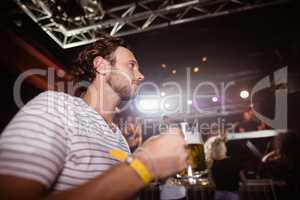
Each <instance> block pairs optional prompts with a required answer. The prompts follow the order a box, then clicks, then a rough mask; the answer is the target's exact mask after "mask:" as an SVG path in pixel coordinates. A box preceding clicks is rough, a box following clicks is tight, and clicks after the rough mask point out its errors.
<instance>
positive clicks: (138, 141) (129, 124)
mask: <svg viewBox="0 0 300 200" xmlns="http://www.w3.org/2000/svg"><path fill="white" fill-rule="evenodd" d="M123 135H124V137H125V138H126V140H127V142H128V145H129V148H130V150H131V152H134V150H135V149H137V148H138V147H139V146H141V145H142V142H143V121H142V120H135V119H134V118H133V116H132V115H128V116H127V117H126V121H125V127H124V130H123Z"/></svg>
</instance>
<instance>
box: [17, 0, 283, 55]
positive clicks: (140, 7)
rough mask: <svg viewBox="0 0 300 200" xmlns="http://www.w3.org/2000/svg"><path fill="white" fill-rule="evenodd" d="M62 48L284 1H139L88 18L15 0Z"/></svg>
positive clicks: (45, 3)
mask: <svg viewBox="0 0 300 200" xmlns="http://www.w3.org/2000/svg"><path fill="white" fill-rule="evenodd" d="M15 2H16V3H17V4H18V5H19V6H20V7H21V8H22V10H23V11H24V12H25V13H26V14H27V15H28V16H29V17H30V18H31V19H32V20H33V21H34V22H36V23H38V24H39V26H40V27H41V28H42V30H43V31H44V32H45V33H47V34H48V36H50V37H51V38H52V39H53V40H54V41H55V42H56V43H57V44H58V45H59V46H61V47H62V48H64V49H67V48H72V47H77V46H81V45H85V44H88V43H92V42H94V41H96V40H97V39H98V38H99V36H100V35H101V34H103V33H105V34H110V35H113V36H125V35H129V34H135V33H140V32H144V31H149V30H154V29H160V28H165V27H168V26H172V25H177V24H182V23H186V22H191V21H195V20H201V19H206V18H210V17H217V16H222V15H228V14H232V13H236V12H243V11H247V10H251V9H256V8H261V7H265V6H271V5H276V4H281V3H285V2H288V0H256V1H255V0H252V1H250V0H140V1H136V2H135V3H130V4H126V5H122V6H118V7H113V8H111V9H108V10H104V11H103V12H102V14H101V15H98V16H93V17H92V18H91V17H89V18H87V17H85V16H75V17H74V16H72V17H70V16H68V14H67V13H66V12H64V11H63V9H62V8H61V6H60V5H59V1H58V0H15Z"/></svg>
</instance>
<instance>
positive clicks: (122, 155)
mask: <svg viewBox="0 0 300 200" xmlns="http://www.w3.org/2000/svg"><path fill="white" fill-rule="evenodd" d="M109 153H110V155H111V156H112V157H114V158H116V159H118V160H119V161H122V162H125V163H127V164H128V165H129V166H130V167H131V168H132V169H133V170H134V171H135V172H136V173H137V174H138V175H139V177H140V178H141V179H142V180H143V182H144V184H145V185H148V184H149V183H150V182H151V180H152V177H151V174H150V172H149V170H148V169H147V168H146V167H145V166H144V164H143V163H142V162H141V161H140V160H138V159H133V160H132V157H129V156H128V154H127V153H126V152H124V151H121V150H118V149H111V150H110V152H109Z"/></svg>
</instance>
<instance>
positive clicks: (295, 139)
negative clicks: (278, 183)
mask: <svg viewBox="0 0 300 200" xmlns="http://www.w3.org/2000/svg"><path fill="white" fill-rule="evenodd" d="M299 144H300V134H299V132H297V131H287V132H282V133H280V134H278V135H277V136H276V137H275V138H274V140H273V150H272V151H270V152H268V153H267V154H266V155H265V156H264V157H263V158H262V162H263V164H264V165H263V172H262V173H264V175H265V176H267V177H269V178H270V177H271V178H273V179H283V180H285V181H286V183H287V186H288V192H287V194H288V196H287V199H292V198H294V197H295V196H299V195H300V184H299V180H300V159H299V155H300V148H299Z"/></svg>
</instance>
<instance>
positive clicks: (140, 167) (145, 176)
mask: <svg viewBox="0 0 300 200" xmlns="http://www.w3.org/2000/svg"><path fill="white" fill-rule="evenodd" d="M130 167H132V168H133V169H134V171H135V172H136V173H137V174H138V175H139V177H140V178H141V179H142V180H143V182H144V184H145V185H148V184H149V183H150V182H151V180H152V177H151V174H150V172H149V170H148V169H147V168H146V167H145V165H144V164H143V163H142V162H141V161H139V160H138V159H134V160H133V161H132V162H131V163H130Z"/></svg>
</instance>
